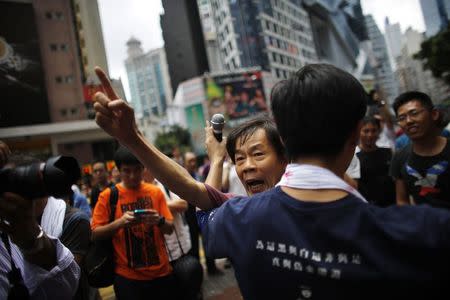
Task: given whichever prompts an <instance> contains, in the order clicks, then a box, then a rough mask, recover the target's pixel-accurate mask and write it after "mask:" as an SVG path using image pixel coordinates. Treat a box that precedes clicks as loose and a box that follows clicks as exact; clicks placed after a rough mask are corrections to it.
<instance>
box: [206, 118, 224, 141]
mask: <svg viewBox="0 0 450 300" xmlns="http://www.w3.org/2000/svg"><path fill="white" fill-rule="evenodd" d="M209 122H210V123H211V125H212V128H213V134H214V136H215V138H216V139H217V141H218V142H219V143H220V142H222V131H223V127H224V126H225V118H224V116H223V115H222V114H215V115H213V116H212V118H211V121H209Z"/></svg>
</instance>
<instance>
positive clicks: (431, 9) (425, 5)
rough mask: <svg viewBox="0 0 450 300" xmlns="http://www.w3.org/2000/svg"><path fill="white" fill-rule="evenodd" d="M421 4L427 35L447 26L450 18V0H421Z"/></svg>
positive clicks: (429, 35)
mask: <svg viewBox="0 0 450 300" xmlns="http://www.w3.org/2000/svg"><path fill="white" fill-rule="evenodd" d="M420 6H421V7H422V14H423V19H424V21H425V27H426V36H427V37H431V36H433V35H435V34H436V33H438V32H439V31H441V30H443V29H445V28H447V26H448V22H449V18H450V0H420Z"/></svg>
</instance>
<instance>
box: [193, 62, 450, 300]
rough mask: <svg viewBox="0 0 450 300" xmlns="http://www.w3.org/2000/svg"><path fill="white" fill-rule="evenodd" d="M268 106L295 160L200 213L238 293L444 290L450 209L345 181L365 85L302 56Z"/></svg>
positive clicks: (449, 260) (286, 295)
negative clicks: (248, 191) (406, 203)
mask: <svg viewBox="0 0 450 300" xmlns="http://www.w3.org/2000/svg"><path fill="white" fill-rule="evenodd" d="M272 111H273V114H274V118H275V121H276V123H277V127H278V130H279V132H280V135H281V138H282V140H283V142H284V144H285V146H286V150H287V154H288V156H289V157H290V158H291V162H292V163H291V164H289V165H288V166H287V168H286V172H285V174H284V175H283V177H282V180H281V181H280V183H279V184H278V185H277V187H275V188H274V189H271V190H269V191H266V192H263V193H259V194H257V195H254V196H252V197H250V198H234V199H231V200H228V201H227V202H225V203H224V204H223V205H222V206H221V207H219V208H217V209H214V210H212V211H209V212H206V213H203V214H202V215H201V216H200V221H199V222H200V224H201V226H202V229H203V234H204V238H205V244H206V247H207V251H208V253H210V255H212V256H215V257H229V258H230V259H231V261H232V263H233V266H234V268H235V272H236V278H237V280H238V282H239V286H240V288H241V292H242V295H243V296H244V298H245V299H308V298H310V299H341V298H345V299H373V298H375V299H380V298H382V297H383V298H385V297H386V295H390V294H391V293H400V292H401V293H402V294H401V295H402V297H405V298H406V297H408V296H418V295H421V296H427V297H429V296H430V295H431V294H433V293H442V294H446V295H448V291H446V290H447V289H448V285H447V284H444V282H443V281H444V280H445V278H449V276H450V271H449V265H450V257H449V255H448V250H449V248H450V239H449V238H448V236H449V233H450V232H449V231H450V227H449V224H450V214H448V212H446V211H441V210H437V209H433V208H430V207H390V208H378V207H374V206H371V205H368V204H367V203H366V202H365V200H364V199H363V198H362V196H361V195H359V193H358V192H357V191H355V190H354V189H352V188H351V187H350V186H349V185H347V184H345V183H344V182H343V180H342V178H343V176H344V172H345V170H346V168H347V167H348V165H349V163H350V161H351V159H352V157H353V153H354V149H355V146H356V145H357V142H358V137H359V131H360V128H361V120H362V118H363V116H364V114H365V111H366V95H365V92H364V88H363V87H362V86H361V84H360V83H359V82H358V81H357V80H356V79H355V78H354V77H353V76H351V75H350V74H348V73H346V72H344V71H342V70H340V69H337V68H335V67H333V66H330V65H323V64H318V65H308V66H305V67H304V68H302V69H300V70H299V71H298V72H297V73H296V74H295V75H294V76H293V77H292V78H291V79H289V80H287V81H284V82H281V83H279V84H278V85H277V86H276V87H275V88H274V90H273V91H272ZM344 116H345V117H344ZM292 120H295V122H293V121H292ZM317 137H320V138H317ZM441 297H442V296H441Z"/></svg>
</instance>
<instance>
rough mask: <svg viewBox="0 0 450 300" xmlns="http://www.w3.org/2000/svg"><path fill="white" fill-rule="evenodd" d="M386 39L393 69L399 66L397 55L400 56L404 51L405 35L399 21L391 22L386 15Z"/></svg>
mask: <svg viewBox="0 0 450 300" xmlns="http://www.w3.org/2000/svg"><path fill="white" fill-rule="evenodd" d="M384 32H385V40H386V45H387V49H388V53H389V61H390V63H391V67H392V70H394V71H395V70H396V68H397V63H396V60H397V57H399V56H400V54H401V51H402V44H403V41H402V39H403V36H402V31H401V29H400V24H399V23H394V24H391V23H390V22H389V18H387V17H386V20H385V23H384Z"/></svg>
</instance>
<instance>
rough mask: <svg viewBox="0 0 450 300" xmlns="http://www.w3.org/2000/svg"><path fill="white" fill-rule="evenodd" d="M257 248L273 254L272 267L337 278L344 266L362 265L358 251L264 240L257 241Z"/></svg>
mask: <svg viewBox="0 0 450 300" xmlns="http://www.w3.org/2000/svg"><path fill="white" fill-rule="evenodd" d="M256 249H257V250H260V251H264V252H266V253H269V254H270V255H271V258H272V267H276V268H282V269H285V270H289V271H294V272H306V273H309V274H317V275H319V276H321V277H324V278H331V279H337V280H339V279H341V276H342V267H343V266H345V265H351V264H353V265H361V255H360V254H357V253H333V252H325V253H323V252H319V251H315V250H311V249H306V248H304V247H298V246H296V245H287V244H284V243H277V242H274V241H263V240H257V241H256Z"/></svg>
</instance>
